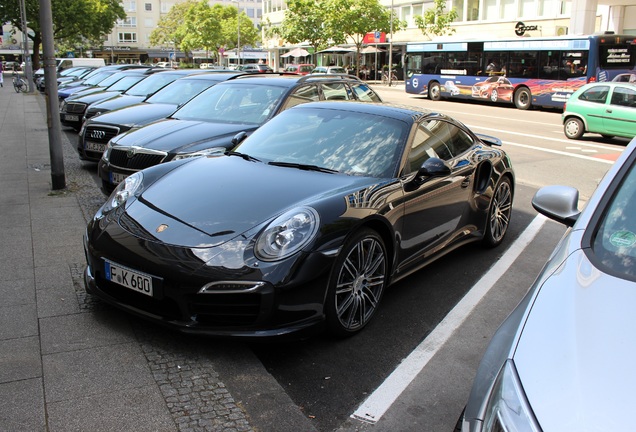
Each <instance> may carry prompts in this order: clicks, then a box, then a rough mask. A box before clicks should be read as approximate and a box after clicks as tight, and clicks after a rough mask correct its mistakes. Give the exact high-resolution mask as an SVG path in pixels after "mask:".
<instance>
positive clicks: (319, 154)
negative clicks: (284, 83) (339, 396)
mask: <svg viewBox="0 0 636 432" xmlns="http://www.w3.org/2000/svg"><path fill="white" fill-rule="evenodd" d="M500 144H501V142H500V141H499V140H497V139H496V138H491V137H480V136H477V135H475V134H473V133H472V132H471V131H470V130H468V129H467V128H466V127H465V126H463V125H462V124H460V123H458V122H456V121H454V120H453V119H451V118H449V117H447V116H445V115H442V114H439V113H434V112H429V111H425V110H421V109H419V108H410V107H401V106H400V107H398V106H390V105H382V104H364V103H356V102H351V103H343V102H317V103H308V104H302V105H298V106H296V107H293V108H291V109H289V110H286V111H284V112H283V113H281V114H280V115H278V116H277V117H274V119H272V120H271V121H269V122H268V123H266V124H265V125H264V126H262V127H261V128H260V129H258V130H257V131H256V132H254V134H252V135H251V136H250V137H248V138H247V139H246V140H245V141H243V142H242V143H241V144H240V145H239V146H238V147H237V148H236V149H235V150H234V151H231V152H226V153H225V154H222V153H219V154H217V155H208V156H202V157H196V158H188V159H182V160H178V161H174V162H170V163H165V164H160V165H155V166H153V167H151V168H148V169H145V170H142V171H139V172H137V173H135V174H133V175H131V176H129V177H127V178H126V179H125V180H124V181H123V182H122V183H121V184H120V185H119V186H118V187H117V188H116V190H115V191H114V192H113V194H112V195H111V196H110V198H109V199H108V200H107V201H106V203H105V204H104V206H103V207H102V208H101V209H100V210H99V211H98V212H97V214H96V215H95V216H94V218H93V219H92V220H91V221H90V222H89V224H88V227H87V230H86V236H85V239H84V245H85V251H86V257H87V260H88V266H87V267H86V271H85V284H86V290H87V291H88V292H89V293H92V294H94V295H96V296H98V297H100V298H101V299H103V300H105V301H106V302H108V303H111V304H113V305H115V306H118V307H120V308H122V309H124V310H127V311H129V312H131V313H134V314H136V315H139V316H142V317H145V318H147V319H150V320H153V321H155V322H158V323H161V324H164V325H167V326H170V327H173V328H176V329H178V330H181V331H183V332H192V333H197V332H198V333H202V334H208V335H217V336H242V337H268V336H279V337H281V336H286V335H292V334H295V336H299V335H301V334H304V333H305V332H309V331H310V330H316V329H320V328H324V326H326V327H327V328H328V329H329V330H330V331H331V332H332V333H333V334H335V335H338V336H348V335H352V334H355V333H356V332H358V331H360V330H361V329H363V328H364V327H365V326H366V325H367V324H368V323H369V321H370V320H371V319H372V318H373V316H374V315H375V313H376V311H377V309H378V307H379V305H380V301H381V299H382V294H383V292H384V290H385V288H386V287H387V285H389V284H390V283H392V282H395V281H397V280H399V279H400V278H403V277H405V276H407V275H409V274H411V273H412V272H414V271H416V270H418V269H420V268H421V267H423V266H424V265H426V264H428V263H430V262H431V261H433V260H434V259H435V258H438V257H440V256H442V255H444V254H446V253H448V252H449V251H451V250H453V249H455V248H457V247H459V246H461V245H464V244H467V243H470V242H481V243H483V244H484V245H485V246H487V247H492V246H496V245H498V244H500V243H501V242H502V240H503V239H504V236H505V234H506V231H507V228H508V225H509V219H510V215H511V209H512V199H513V192H514V174H513V170H512V167H511V163H510V160H509V158H508V156H507V155H506V153H505V152H504V151H503V150H502V149H500V148H499V145H500Z"/></svg>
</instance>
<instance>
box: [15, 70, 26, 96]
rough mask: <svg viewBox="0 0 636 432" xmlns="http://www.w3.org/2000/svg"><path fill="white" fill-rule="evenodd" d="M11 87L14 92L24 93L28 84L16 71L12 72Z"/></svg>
mask: <svg viewBox="0 0 636 432" xmlns="http://www.w3.org/2000/svg"><path fill="white" fill-rule="evenodd" d="M13 89H14V90H15V92H16V93H20V92H23V93H26V92H27V90H28V85H27V82H26V80H25V79H24V78H23V77H21V76H20V75H18V73H17V72H13Z"/></svg>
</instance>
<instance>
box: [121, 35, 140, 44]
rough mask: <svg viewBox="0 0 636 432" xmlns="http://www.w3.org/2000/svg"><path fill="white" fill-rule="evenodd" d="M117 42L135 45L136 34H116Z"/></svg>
mask: <svg viewBox="0 0 636 432" xmlns="http://www.w3.org/2000/svg"><path fill="white" fill-rule="evenodd" d="M117 42H120V43H137V33H117Z"/></svg>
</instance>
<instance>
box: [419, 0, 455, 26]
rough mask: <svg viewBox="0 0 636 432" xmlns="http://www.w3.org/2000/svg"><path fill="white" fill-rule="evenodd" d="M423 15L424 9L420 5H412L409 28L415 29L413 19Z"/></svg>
mask: <svg viewBox="0 0 636 432" xmlns="http://www.w3.org/2000/svg"><path fill="white" fill-rule="evenodd" d="M462 2H463V0H462ZM423 14H424V7H423V6H422V5H421V4H419V5H413V16H412V17H411V18H412V20H411V21H409V24H408V25H409V27H415V17H416V16H422V15H423ZM458 21H461V20H459V19H458Z"/></svg>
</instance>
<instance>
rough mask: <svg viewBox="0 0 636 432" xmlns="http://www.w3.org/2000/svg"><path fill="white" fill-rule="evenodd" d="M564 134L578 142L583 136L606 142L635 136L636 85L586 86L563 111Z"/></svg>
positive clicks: (592, 84) (578, 91)
mask: <svg viewBox="0 0 636 432" xmlns="http://www.w3.org/2000/svg"><path fill="white" fill-rule="evenodd" d="M561 119H562V120H563V132H565V136H566V137H568V138H570V139H579V138H581V137H582V136H583V134H584V133H586V132H593V133H598V134H601V135H603V136H604V137H606V138H611V137H615V136H618V137H625V138H633V137H634V136H636V84H630V83H625V82H598V83H591V84H586V85H584V86H583V87H581V88H580V89H578V90H577V91H575V92H574V93H573V94H572V96H570V98H569V99H568V100H567V103H566V104H565V106H564V107H563V114H562V115H561Z"/></svg>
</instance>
